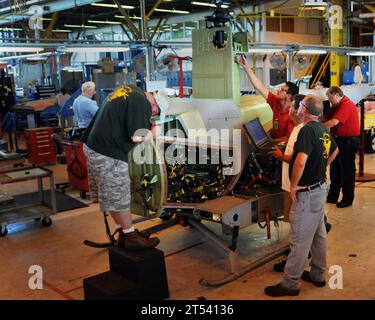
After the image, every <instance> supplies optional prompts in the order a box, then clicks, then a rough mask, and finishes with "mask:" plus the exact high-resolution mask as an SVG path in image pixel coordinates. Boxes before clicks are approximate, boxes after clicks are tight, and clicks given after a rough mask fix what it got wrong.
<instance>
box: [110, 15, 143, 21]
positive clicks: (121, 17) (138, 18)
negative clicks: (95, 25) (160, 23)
mask: <svg viewBox="0 0 375 320" xmlns="http://www.w3.org/2000/svg"><path fill="white" fill-rule="evenodd" d="M115 18H119V19H125V17H124V16H117V15H116V16H115ZM129 18H130V19H135V20H142V18H141V17H137V16H136V15H134V16H129Z"/></svg>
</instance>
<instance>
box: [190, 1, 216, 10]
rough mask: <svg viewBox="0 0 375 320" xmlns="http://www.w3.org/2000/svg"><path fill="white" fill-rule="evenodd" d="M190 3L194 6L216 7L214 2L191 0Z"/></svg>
mask: <svg viewBox="0 0 375 320" xmlns="http://www.w3.org/2000/svg"><path fill="white" fill-rule="evenodd" d="M190 3H191V4H193V5H196V6H202V7H211V8H216V4H214V3H208V2H200V1H192V2H190Z"/></svg>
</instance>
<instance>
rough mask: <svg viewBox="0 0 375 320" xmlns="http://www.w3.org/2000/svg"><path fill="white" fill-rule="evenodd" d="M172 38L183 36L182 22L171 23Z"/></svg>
mask: <svg viewBox="0 0 375 320" xmlns="http://www.w3.org/2000/svg"><path fill="white" fill-rule="evenodd" d="M171 29H172V39H182V38H184V24H183V23H172V24H171Z"/></svg>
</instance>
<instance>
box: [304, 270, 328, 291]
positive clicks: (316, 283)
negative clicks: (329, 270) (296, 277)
mask: <svg viewBox="0 0 375 320" xmlns="http://www.w3.org/2000/svg"><path fill="white" fill-rule="evenodd" d="M301 279H302V280H303V281H306V282H311V283H312V284H313V285H314V286H316V287H324V286H325V285H326V282H325V281H324V280H323V281H315V280H313V279H311V277H310V272H309V271H304V272H303V273H302V276H301Z"/></svg>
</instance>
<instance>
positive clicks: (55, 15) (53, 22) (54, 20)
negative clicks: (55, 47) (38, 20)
mask: <svg viewBox="0 0 375 320" xmlns="http://www.w3.org/2000/svg"><path fill="white" fill-rule="evenodd" d="M58 15H59V14H58V12H54V13H53V15H52V18H51V19H52V20H51V21H50V23H49V24H48V28H47V30H46V33H45V34H44V36H43V38H47V39H49V38H50V37H51V35H52V30H53V28H54V27H55V25H56V23H57V18H58Z"/></svg>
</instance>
